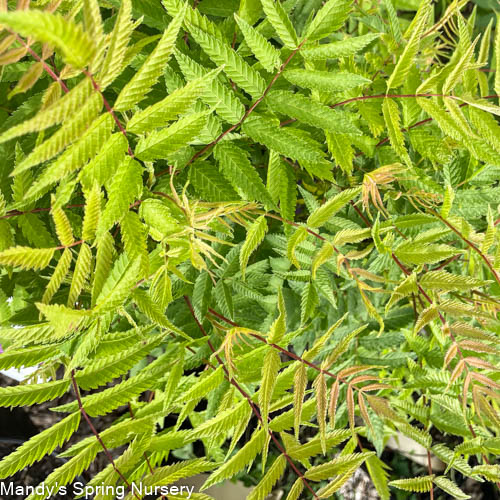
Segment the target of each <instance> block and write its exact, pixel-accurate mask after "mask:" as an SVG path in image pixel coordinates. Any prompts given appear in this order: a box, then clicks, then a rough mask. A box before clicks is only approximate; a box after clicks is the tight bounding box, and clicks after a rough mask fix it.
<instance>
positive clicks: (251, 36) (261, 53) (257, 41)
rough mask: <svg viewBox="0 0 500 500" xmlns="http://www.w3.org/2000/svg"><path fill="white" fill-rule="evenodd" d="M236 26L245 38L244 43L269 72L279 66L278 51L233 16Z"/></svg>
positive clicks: (238, 18) (244, 22)
mask: <svg viewBox="0 0 500 500" xmlns="http://www.w3.org/2000/svg"><path fill="white" fill-rule="evenodd" d="M234 18H235V19H236V22H237V23H238V26H239V28H240V30H241V32H242V33H243V36H244V37H245V41H246V42H247V44H248V46H249V47H250V49H251V50H252V52H253V54H254V55H255V57H256V58H257V60H258V61H259V62H260V63H261V64H262V66H263V67H264V68H265V69H266V70H267V71H269V72H273V71H275V70H276V69H277V68H279V67H280V66H281V57H280V53H279V50H277V49H276V48H274V46H273V45H271V44H270V43H269V42H268V41H267V40H266V38H265V37H263V36H262V35H261V34H260V33H259V32H258V31H257V30H256V29H254V28H253V27H252V26H250V24H248V23H247V22H246V21H245V20H244V19H242V18H241V17H238V16H237V15H236V14H235V15H234Z"/></svg>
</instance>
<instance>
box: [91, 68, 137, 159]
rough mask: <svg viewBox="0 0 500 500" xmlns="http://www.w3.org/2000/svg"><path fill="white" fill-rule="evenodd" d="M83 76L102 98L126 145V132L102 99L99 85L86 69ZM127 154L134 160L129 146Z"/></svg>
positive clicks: (105, 100) (102, 95) (107, 103)
mask: <svg viewBox="0 0 500 500" xmlns="http://www.w3.org/2000/svg"><path fill="white" fill-rule="evenodd" d="M82 72H83V74H84V75H85V76H87V77H88V78H89V79H90V81H91V82H92V86H93V87H94V90H95V91H96V92H98V93H99V94H101V97H102V102H103V104H104V107H105V108H106V110H107V112H108V113H109V114H110V115H111V117H112V118H113V120H114V121H115V123H116V126H117V127H118V129H119V130H120V132H121V133H122V134H123V135H124V136H125V139H127V143H128V137H127V132H126V130H125V129H124V128H123V125H122V124H121V123H120V120H118V117H117V116H116V114H115V112H114V110H113V108H112V107H111V106H110V104H109V102H108V101H107V99H106V98H105V97H104V94H103V93H102V90H101V88H100V87H99V84H98V83H97V82H96V81H95V79H94V77H93V76H92V74H91V73H90V72H89V71H87V70H86V69H84V70H83V71H82ZM127 152H128V154H129V156H130V157H131V158H134V152H133V151H132V148H131V147H130V146H128V151H127Z"/></svg>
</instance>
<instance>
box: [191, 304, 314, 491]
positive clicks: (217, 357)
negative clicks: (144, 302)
mask: <svg viewBox="0 0 500 500" xmlns="http://www.w3.org/2000/svg"><path fill="white" fill-rule="evenodd" d="M184 300H185V302H186V304H187V306H188V308H189V311H190V312H191V315H192V316H193V318H194V320H195V322H196V324H197V325H198V328H199V330H200V331H201V333H202V334H203V335H204V336H205V337H206V338H207V343H208V346H209V347H210V350H211V351H212V352H213V353H214V354H215V358H216V359H217V362H218V363H219V364H220V365H221V366H222V369H223V370H224V373H225V377H226V379H227V380H228V381H229V383H230V384H231V385H233V386H234V387H235V388H236V389H237V390H238V391H239V393H240V394H241V395H242V396H243V397H244V398H245V399H246V400H247V402H248V404H249V405H250V408H251V409H252V412H253V413H254V415H255V416H256V417H257V419H258V420H259V421H260V423H261V424H262V425H264V420H263V418H262V415H261V414H260V411H259V410H258V408H257V405H256V404H255V403H254V402H253V401H252V398H251V397H250V395H249V394H248V393H247V392H246V391H245V390H243V388H242V387H241V386H240V384H238V382H236V380H234V378H232V377H231V376H230V375H229V371H228V370H227V368H226V366H225V365H224V361H222V359H221V357H220V356H219V355H218V354H217V351H216V350H215V348H214V346H213V344H212V342H211V341H210V337H209V336H208V333H207V332H206V330H205V328H204V327H203V325H202V324H201V323H200V321H199V320H198V318H197V317H196V314H195V312H194V309H193V305H192V304H191V301H190V300H189V297H188V296H187V295H184ZM268 432H269V436H270V437H271V439H272V440H273V442H274V444H275V445H276V447H277V448H278V450H279V451H280V452H281V453H282V454H283V456H284V457H285V459H286V460H287V462H288V463H289V464H290V467H291V468H292V469H293V471H294V472H295V473H296V474H297V476H298V477H299V478H300V479H301V480H302V482H303V483H304V486H305V487H306V488H307V489H308V490H309V491H310V492H311V494H312V495H313V497H314V498H316V499H319V497H318V496H317V495H316V493H315V492H314V490H313V489H312V488H311V485H310V484H309V483H308V481H307V479H306V478H305V477H304V475H303V474H302V473H301V472H300V470H299V469H297V467H296V465H295V464H294V463H293V460H292V459H291V458H290V456H289V455H288V454H287V452H286V450H285V449H284V448H283V446H282V445H281V443H280V442H279V441H278V439H277V438H276V436H275V435H274V434H273V432H272V431H271V429H269V428H268Z"/></svg>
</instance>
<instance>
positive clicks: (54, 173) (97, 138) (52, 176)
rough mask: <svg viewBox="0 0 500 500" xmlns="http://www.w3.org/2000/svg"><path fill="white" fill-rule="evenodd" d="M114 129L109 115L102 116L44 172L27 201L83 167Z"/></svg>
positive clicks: (26, 197) (32, 187)
mask: <svg viewBox="0 0 500 500" xmlns="http://www.w3.org/2000/svg"><path fill="white" fill-rule="evenodd" d="M112 127H113V119H112V118H111V116H110V115H109V113H106V114H103V115H101V116H100V117H99V118H98V119H97V120H95V121H94V122H93V123H92V125H90V127H89V128H88V129H87V130H86V131H85V133H84V134H83V135H82V136H81V137H80V139H79V140H78V141H76V142H75V143H74V144H72V145H71V146H70V147H69V148H67V149H66V151H65V152H64V153H63V154H62V155H60V156H59V157H58V158H57V159H56V160H55V161H54V162H53V163H52V164H50V165H49V166H48V167H47V168H46V169H45V170H44V171H43V173H42V174H41V175H40V176H39V177H38V179H37V180H36V181H35V182H34V183H33V184H32V185H31V186H30V188H29V189H28V191H27V193H26V195H25V199H30V198H36V197H39V196H40V194H41V193H43V192H44V190H46V189H47V188H48V187H49V186H50V185H51V184H54V183H56V182H59V181H60V180H61V179H63V178H65V177H66V176H67V175H69V174H70V173H71V172H73V171H75V170H77V169H79V168H80V167H82V166H83V165H84V164H85V163H86V162H87V161H88V160H89V159H90V158H92V157H93V156H95V155H96V154H97V153H98V151H99V150H100V148H101V147H102V145H103V144H105V143H106V140H107V139H108V137H109V136H110V135H111V131H112Z"/></svg>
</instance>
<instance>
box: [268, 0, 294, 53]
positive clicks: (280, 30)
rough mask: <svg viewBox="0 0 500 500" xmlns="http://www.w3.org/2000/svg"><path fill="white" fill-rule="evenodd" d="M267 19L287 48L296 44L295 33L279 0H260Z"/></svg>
mask: <svg viewBox="0 0 500 500" xmlns="http://www.w3.org/2000/svg"><path fill="white" fill-rule="evenodd" d="M261 3H262V7H263V9H264V12H265V14H266V17H267V19H269V22H270V23H271V25H272V26H273V28H274V29H275V31H276V33H277V34H278V36H279V37H280V38H281V41H282V42H283V44H284V45H285V46H286V47H288V48H289V49H295V48H296V47H297V45H298V39H297V33H296V32H295V28H294V27H293V24H292V22H291V21H290V18H289V17H288V14H287V13H286V11H285V9H284V8H283V6H282V5H281V2H280V1H275V0H261Z"/></svg>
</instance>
